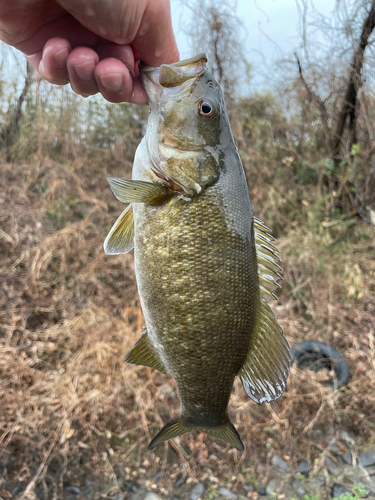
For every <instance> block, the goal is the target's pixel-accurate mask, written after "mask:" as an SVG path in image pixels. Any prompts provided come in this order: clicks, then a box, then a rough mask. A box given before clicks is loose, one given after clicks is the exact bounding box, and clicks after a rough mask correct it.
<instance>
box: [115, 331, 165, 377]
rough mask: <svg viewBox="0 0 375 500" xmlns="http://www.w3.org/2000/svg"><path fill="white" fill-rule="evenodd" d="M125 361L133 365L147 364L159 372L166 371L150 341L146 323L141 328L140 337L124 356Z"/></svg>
mask: <svg viewBox="0 0 375 500" xmlns="http://www.w3.org/2000/svg"><path fill="white" fill-rule="evenodd" d="M125 361H127V362H128V363H132V364H133V365H143V366H149V367H150V368H155V369H156V370H159V372H161V373H167V370H166V369H165V366H164V363H163V362H162V360H161V359H160V357H159V354H158V353H157V352H156V351H155V349H154V347H153V346H152V344H151V342H150V339H149V337H148V334H147V330H146V325H144V327H143V329H142V334H141V337H140V338H139V339H138V340H137V342H136V343H135V344H134V345H133V347H132V348H131V349H130V351H129V352H128V354H127V355H126V356H125Z"/></svg>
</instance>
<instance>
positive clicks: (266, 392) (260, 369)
mask: <svg viewBox="0 0 375 500" xmlns="http://www.w3.org/2000/svg"><path fill="white" fill-rule="evenodd" d="M254 234H255V247H256V253H257V260H258V276H259V286H260V297H261V299H260V314H259V320H258V324H257V326H256V328H255V329H254V332H253V334H252V337H251V341H250V346H249V350H248V353H247V358H246V361H245V363H244V364H243V366H242V368H241V370H240V371H239V372H238V376H239V378H240V379H241V382H242V384H243V386H244V388H245V391H246V393H247V395H248V396H249V397H251V398H252V399H253V400H254V401H256V402H257V403H265V402H266V401H267V402H269V401H272V400H274V399H277V398H278V397H280V396H281V394H282V393H283V392H284V390H285V387H286V382H287V379H288V374H289V366H290V354H289V345H288V342H287V340H286V338H285V337H284V335H283V329H282V328H281V326H280V325H279V323H278V322H277V319H276V315H275V313H274V312H273V311H272V309H271V307H270V306H269V305H268V304H267V301H268V300H270V299H272V298H275V299H276V298H277V297H276V295H275V294H274V293H273V290H274V288H275V287H280V285H279V284H278V283H277V281H278V280H279V279H282V277H281V275H280V274H279V271H281V267H280V266H279V264H278V263H277V262H278V261H281V259H280V257H279V255H278V252H279V250H278V248H277V247H276V246H275V245H274V244H273V243H272V242H273V241H274V238H273V236H272V235H271V234H270V229H269V228H268V227H267V226H265V225H264V224H263V222H262V221H260V220H259V219H256V218H255V217H254Z"/></svg>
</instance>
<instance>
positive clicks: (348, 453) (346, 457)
mask: <svg viewBox="0 0 375 500" xmlns="http://www.w3.org/2000/svg"><path fill="white" fill-rule="evenodd" d="M340 456H341V458H342V459H343V461H344V462H345V463H346V464H349V465H352V463H353V457H352V452H351V451H350V450H346V452H345V453H343V454H342V455H340Z"/></svg>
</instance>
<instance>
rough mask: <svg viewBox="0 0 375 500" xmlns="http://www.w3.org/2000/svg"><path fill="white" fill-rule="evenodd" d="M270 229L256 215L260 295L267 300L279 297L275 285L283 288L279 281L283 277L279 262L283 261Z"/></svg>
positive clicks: (255, 228)
mask: <svg viewBox="0 0 375 500" xmlns="http://www.w3.org/2000/svg"><path fill="white" fill-rule="evenodd" d="M270 231H271V230H270V229H269V228H268V227H267V226H265V225H264V224H263V222H262V221H261V220H259V219H257V218H256V217H254V235H255V248H256V252H257V260H258V276H259V286H260V296H261V297H262V299H265V300H267V301H268V300H270V299H272V298H274V299H277V297H276V295H275V294H274V293H273V290H274V289H275V287H279V288H281V285H279V283H278V282H277V281H278V280H280V279H283V278H282V276H281V275H280V274H279V271H282V269H281V267H280V266H279V264H278V263H277V262H278V261H281V259H280V257H279V249H278V248H277V247H276V246H275V245H274V244H273V243H272V241H274V240H275V238H274V237H273V236H272V235H271V234H270Z"/></svg>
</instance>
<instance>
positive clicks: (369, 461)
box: [358, 451, 375, 467]
mask: <svg viewBox="0 0 375 500" xmlns="http://www.w3.org/2000/svg"><path fill="white" fill-rule="evenodd" d="M358 463H359V465H361V466H362V467H371V466H372V465H375V451H362V453H361V454H360V455H359V460H358Z"/></svg>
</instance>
